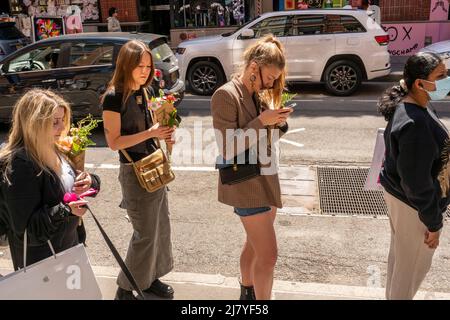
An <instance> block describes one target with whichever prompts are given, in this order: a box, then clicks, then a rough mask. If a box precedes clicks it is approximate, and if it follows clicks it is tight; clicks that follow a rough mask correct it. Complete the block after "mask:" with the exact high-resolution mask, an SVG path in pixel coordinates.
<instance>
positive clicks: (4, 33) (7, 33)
mask: <svg viewBox="0 0 450 320" xmlns="http://www.w3.org/2000/svg"><path fill="white" fill-rule="evenodd" d="M20 38H25V36H24V35H23V33H22V32H20V31H19V29H17V28H16V27H15V26H0V40H15V39H20Z"/></svg>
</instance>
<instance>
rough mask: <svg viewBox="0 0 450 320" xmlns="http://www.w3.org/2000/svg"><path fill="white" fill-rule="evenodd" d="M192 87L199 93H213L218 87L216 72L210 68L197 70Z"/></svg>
mask: <svg viewBox="0 0 450 320" xmlns="http://www.w3.org/2000/svg"><path fill="white" fill-rule="evenodd" d="M192 85H193V87H194V88H195V89H197V90H198V91H201V92H204V93H207V92H211V91H212V90H214V88H215V87H216V85H217V74H216V71H214V69H213V68H211V67H209V66H203V67H199V68H197V69H195V70H194V73H193V75H192Z"/></svg>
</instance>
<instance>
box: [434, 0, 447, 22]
mask: <svg viewBox="0 0 450 320" xmlns="http://www.w3.org/2000/svg"><path fill="white" fill-rule="evenodd" d="M449 6H450V3H449V1H448V0H432V1H431V8H430V20H431V21H439V20H447V19H448V11H449Z"/></svg>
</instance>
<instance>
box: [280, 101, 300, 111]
mask: <svg viewBox="0 0 450 320" xmlns="http://www.w3.org/2000/svg"><path fill="white" fill-rule="evenodd" d="M296 105H297V104H296V103H291V104H290V105H288V106H286V107H284V108H283V109H287V108H292V109H294V107H295V106H296ZM285 112H287V110H286V111H285Z"/></svg>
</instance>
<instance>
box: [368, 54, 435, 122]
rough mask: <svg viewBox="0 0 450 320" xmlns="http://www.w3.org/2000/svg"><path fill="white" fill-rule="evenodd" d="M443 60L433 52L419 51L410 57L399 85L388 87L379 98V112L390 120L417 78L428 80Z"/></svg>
mask: <svg viewBox="0 0 450 320" xmlns="http://www.w3.org/2000/svg"><path fill="white" fill-rule="evenodd" d="M442 62H443V60H442V57H441V56H439V55H438V54H435V53H432V52H419V53H416V54H415V55H413V56H411V57H409V58H408V60H407V61H406V64H405V68H404V70H403V79H402V80H400V83H399V84H398V85H395V86H393V87H391V88H389V89H387V90H386V91H385V92H384V93H383V95H382V96H381V98H380V99H379V100H378V104H377V107H378V112H379V113H381V114H382V115H383V116H384V118H385V119H386V121H389V120H390V119H391V118H392V117H393V115H394V113H395V109H396V108H397V106H398V104H399V103H400V102H401V101H402V100H403V98H404V97H406V96H407V95H408V93H409V91H410V90H411V89H412V87H413V84H414V82H415V81H416V80H417V79H423V80H426V79H427V78H428V77H429V75H430V74H431V73H432V72H433V71H434V69H436V68H437V66H439V64H441V63H442Z"/></svg>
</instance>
